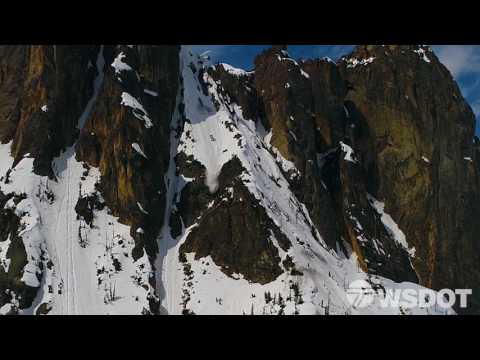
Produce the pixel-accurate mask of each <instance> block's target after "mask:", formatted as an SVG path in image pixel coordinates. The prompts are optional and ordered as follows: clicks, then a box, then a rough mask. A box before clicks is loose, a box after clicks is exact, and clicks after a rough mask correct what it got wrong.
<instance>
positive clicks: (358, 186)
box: [0, 45, 480, 314]
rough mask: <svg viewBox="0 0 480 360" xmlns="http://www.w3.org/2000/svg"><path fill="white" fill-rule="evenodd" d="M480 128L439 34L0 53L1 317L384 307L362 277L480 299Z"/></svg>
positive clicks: (474, 306)
mask: <svg viewBox="0 0 480 360" xmlns="http://www.w3.org/2000/svg"><path fill="white" fill-rule="evenodd" d="M474 125H475V120H474V116H473V113H472V111H471V109H470V107H469V106H468V104H466V102H465V100H464V99H463V97H462V95H461V93H460V91H459V89H458V87H457V85H456V84H455V82H454V80H453V79H452V77H451V75H450V74H449V72H448V71H447V70H446V69H445V67H444V66H443V65H442V64H440V62H439V61H438V59H437V58H436V57H435V55H434V54H433V53H432V52H431V50H430V49H429V48H428V47H425V46H413V45H412V46H391V45H388V46H380V45H375V46H373V45H368V46H367V45H366V46H359V47H357V48H356V49H355V50H354V51H353V52H352V53H351V54H349V55H348V56H345V57H344V58H342V59H341V60H340V61H339V62H338V63H334V62H332V61H331V60H329V59H316V60H307V61H296V60H294V59H292V58H291V57H290V56H289V54H288V52H287V48H286V47H284V46H274V47H272V48H271V49H268V50H266V51H265V52H263V53H262V54H259V55H258V56H257V58H256V60H255V69H254V71H250V72H246V71H244V70H240V69H235V68H233V67H231V66H229V65H226V64H217V65H215V66H212V65H210V64H209V61H208V59H207V58H205V57H201V56H198V55H196V54H193V53H191V52H190V51H189V49H188V47H182V48H180V47H175V46H140V45H138V46H137V45H125V46H123V45H122V46H6V47H0V137H1V138H0V140H1V142H2V145H1V146H0V156H1V158H0V162H1V169H0V170H1V174H0V175H1V179H0V180H1V182H0V191H1V193H0V205H2V204H3V205H2V206H1V208H2V209H3V210H2V213H1V214H0V294H1V295H0V309H1V312H2V313H144V314H147V313H149V314H156V313H185V314H191V313H256V314H257V313H258V314H262V313H263V314H277V313H278V314H296V313H317V314H331V313H336V314H350V313H385V312H386V310H385V309H381V308H380V307H379V306H378V304H376V303H375V304H373V305H372V306H370V307H368V308H367V309H358V308H355V307H352V305H351V304H349V302H348V300H347V298H346V291H347V288H348V284H349V283H350V282H351V281H353V280H358V279H364V280H366V281H368V282H369V283H370V284H372V286H373V287H374V288H375V289H387V288H393V289H394V288H396V287H398V286H400V287H401V284H400V285H399V284H398V283H401V282H404V281H409V282H412V283H418V284H419V285H418V286H419V287H421V286H426V287H429V288H433V289H436V290H438V289H440V288H443V287H448V288H473V293H474V294H475V293H476V289H478V287H479V284H480V279H479V270H480V269H479V267H478V265H477V264H478V260H479V259H478V257H479V256H480V249H479V243H478V241H477V238H478V234H476V232H478V230H477V229H476V228H475V224H476V222H475V221H476V220H475V219H477V218H478V217H479V216H480V199H479V197H480V183H479V171H480V161H479V155H480V143H479V141H478V139H476V138H474V128H475V126H474ZM81 269H82V270H81ZM405 311H407V310H405V309H400V308H395V309H389V310H388V311H387V313H405ZM408 311H410V313H424V312H425V310H424V309H423V310H422V309H413V310H408ZM430 311H432V310H430ZM468 311H470V312H476V311H478V300H477V299H475V300H474V302H473V303H471V306H470V307H469V309H468Z"/></svg>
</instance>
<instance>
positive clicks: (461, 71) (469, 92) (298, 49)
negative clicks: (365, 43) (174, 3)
mask: <svg viewBox="0 0 480 360" xmlns="http://www.w3.org/2000/svg"><path fill="white" fill-rule="evenodd" d="M269 46H270V45H195V46H194V48H196V50H197V51H198V52H203V51H210V54H209V55H210V56H211V58H212V61H213V62H226V63H229V64H231V65H233V66H236V67H240V68H243V69H246V70H249V69H251V68H253V59H254V58H255V55H257V54H258V53H259V52H261V51H262V50H263V49H265V48H268V47H269ZM353 47H354V45H289V46H288V51H289V53H290V55H291V56H293V57H295V58H315V57H323V56H328V57H330V58H332V59H333V60H336V59H338V58H339V57H340V56H342V55H345V54H347V53H348V52H349V51H351V50H352V49H353ZM432 47H433V49H434V51H435V53H436V54H437V55H438V57H439V58H440V60H441V61H442V62H443V63H444V64H445V65H446V66H447V68H448V69H449V70H450V72H451V73H452V75H453V76H454V77H455V78H456V79H457V81H458V83H459V85H460V88H461V89H462V92H463V96H464V97H465V98H466V99H467V101H468V102H469V103H470V105H471V106H472V109H473V111H474V112H475V114H476V115H477V134H479V135H480V45H433V46H432Z"/></svg>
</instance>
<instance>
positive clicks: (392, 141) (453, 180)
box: [339, 45, 480, 306]
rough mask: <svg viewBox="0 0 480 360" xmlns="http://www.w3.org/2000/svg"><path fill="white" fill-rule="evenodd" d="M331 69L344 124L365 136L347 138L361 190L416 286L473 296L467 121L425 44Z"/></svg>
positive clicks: (474, 191) (370, 52) (472, 183)
mask: <svg viewBox="0 0 480 360" xmlns="http://www.w3.org/2000/svg"><path fill="white" fill-rule="evenodd" d="M339 66H340V71H341V73H342V75H343V76H344V78H345V80H346V81H348V83H349V86H350V87H351V90H350V91H349V92H348V94H347V96H346V97H345V102H346V104H347V106H350V107H351V113H352V118H353V122H354V123H355V122H358V123H360V124H361V126H363V127H364V128H365V129H366V130H367V131H368V132H367V131H364V133H363V134H362V133H361V132H360V131H361V130H360V129H358V130H357V132H356V133H355V134H354V138H353V139H352V140H353V141H354V144H355V142H360V143H363V144H364V145H359V146H363V147H364V149H365V150H364V151H363V154H364V161H363V162H362V167H363V168H364V170H365V172H366V173H367V174H368V177H369V178H370V179H372V180H373V181H371V182H370V184H369V185H370V186H369V190H370V191H371V193H372V194H375V195H376V197H378V198H381V199H384V200H385V210H386V211H387V212H388V213H390V214H391V215H392V217H393V218H395V219H398V224H399V226H400V228H401V229H402V230H403V232H404V233H405V235H406V239H407V240H408V243H409V245H410V246H414V247H415V249H416V255H415V257H414V259H413V264H414V268H415V271H416V273H417V275H418V277H419V280H420V282H421V283H423V284H425V285H426V286H428V287H432V288H443V287H457V288H470V287H472V286H475V287H476V289H478V287H477V286H478V284H479V272H478V266H476V265H475V264H478V261H479V256H480V252H479V249H480V248H479V241H478V239H479V235H478V226H477V224H476V220H475V219H477V218H478V215H479V214H480V208H479V206H480V202H479V196H480V193H479V183H478V157H477V154H475V150H474V148H475V140H474V134H475V116H474V114H473V112H472V110H471V109H470V107H469V106H468V104H467V103H466V102H465V100H464V99H463V97H462V95H461V93H460V90H459V88H458V86H457V84H456V83H455V81H454V80H453V78H452V76H451V74H450V73H449V72H448V70H447V69H446V68H445V67H444V66H443V65H442V64H441V63H440V61H439V60H438V58H437V57H436V56H435V54H434V53H433V52H432V51H431V50H430V48H429V47H427V46H393V45H389V46H361V47H358V48H357V49H356V50H355V51H354V52H353V53H352V54H350V55H349V56H347V57H345V58H344V59H342V61H341V62H340V64H339ZM476 289H474V294H475V293H477V294H478V290H476ZM475 290H476V291H475ZM475 306H478V297H475Z"/></svg>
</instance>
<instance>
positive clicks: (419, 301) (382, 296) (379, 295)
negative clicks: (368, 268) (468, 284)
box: [347, 279, 472, 310]
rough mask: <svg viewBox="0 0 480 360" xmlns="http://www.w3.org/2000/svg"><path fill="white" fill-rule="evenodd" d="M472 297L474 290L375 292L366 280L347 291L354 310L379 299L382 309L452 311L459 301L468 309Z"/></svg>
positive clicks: (461, 306) (387, 290) (405, 289)
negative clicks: (439, 309) (468, 299)
mask: <svg viewBox="0 0 480 360" xmlns="http://www.w3.org/2000/svg"><path fill="white" fill-rule="evenodd" d="M468 295H472V289H455V290H451V289H441V290H439V291H434V290H431V289H427V288H422V287H413V288H405V287H402V288H398V289H384V288H382V291H381V292H377V291H375V289H374V288H373V287H372V285H371V284H370V283H369V282H367V281H366V280H361V279H360V280H355V281H353V282H352V283H350V286H349V288H348V290H347V300H348V301H349V302H350V304H351V305H352V306H353V307H354V308H357V309H358V308H365V307H367V306H369V305H371V304H373V302H374V301H375V299H378V301H377V303H378V305H379V306H380V307H382V308H388V307H392V308H399V307H402V308H405V309H408V308H422V309H425V308H430V307H435V308H441V309H443V310H448V309H451V308H452V307H453V306H454V305H455V304H456V303H457V300H459V304H458V307H460V308H466V307H467V306H468V304H467V297H468Z"/></svg>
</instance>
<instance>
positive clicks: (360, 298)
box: [347, 280, 375, 308]
mask: <svg viewBox="0 0 480 360" xmlns="http://www.w3.org/2000/svg"><path fill="white" fill-rule="evenodd" d="M347 300H348V302H349V303H350V304H351V305H352V306H353V307H354V308H364V307H367V306H369V305H371V304H372V303H373V301H374V300H375V290H373V288H372V286H371V285H370V284H369V283H368V282H367V281H365V280H355V281H353V282H352V283H350V286H349V287H348V290H347Z"/></svg>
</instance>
